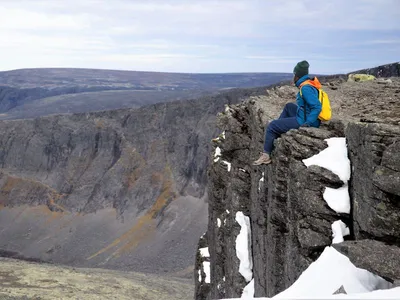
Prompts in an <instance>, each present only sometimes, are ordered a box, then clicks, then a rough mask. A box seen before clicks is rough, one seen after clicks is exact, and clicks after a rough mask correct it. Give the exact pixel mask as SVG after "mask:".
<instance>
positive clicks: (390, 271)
mask: <svg viewBox="0 0 400 300" xmlns="http://www.w3.org/2000/svg"><path fill="white" fill-rule="evenodd" d="M333 247H334V248H335V249H336V250H338V251H339V252H341V253H342V254H344V255H346V256H347V257H348V258H349V259H350V261H351V262H352V263H353V264H354V265H355V266H356V267H358V268H362V269H366V270H369V271H371V272H373V273H374V274H376V275H379V276H381V277H383V278H385V279H387V280H390V281H391V282H393V281H395V280H398V279H400V247H398V246H394V245H386V244H385V243H382V242H379V241H376V240H357V241H345V242H343V243H340V244H335V245H333Z"/></svg>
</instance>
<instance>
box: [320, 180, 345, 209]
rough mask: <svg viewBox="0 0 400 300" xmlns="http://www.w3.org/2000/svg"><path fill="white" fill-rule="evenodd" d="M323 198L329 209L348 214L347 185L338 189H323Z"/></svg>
mask: <svg viewBox="0 0 400 300" xmlns="http://www.w3.org/2000/svg"><path fill="white" fill-rule="evenodd" d="M323 197H324V199H325V201H326V203H328V205H329V207H330V208H332V209H333V210H334V211H336V212H337V213H345V214H349V213H350V196H349V186H348V185H347V184H345V185H344V186H342V187H340V188H338V189H332V188H329V187H327V188H325V192H324V195H323Z"/></svg>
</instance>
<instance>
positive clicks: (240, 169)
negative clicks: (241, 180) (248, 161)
mask: <svg viewBox="0 0 400 300" xmlns="http://www.w3.org/2000/svg"><path fill="white" fill-rule="evenodd" d="M239 171H242V172H243V173H247V171H246V170H245V169H242V168H239Z"/></svg>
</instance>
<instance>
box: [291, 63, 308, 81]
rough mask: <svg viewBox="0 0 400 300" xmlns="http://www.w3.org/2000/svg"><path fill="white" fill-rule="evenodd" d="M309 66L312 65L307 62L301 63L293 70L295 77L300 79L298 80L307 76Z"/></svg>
mask: <svg viewBox="0 0 400 300" xmlns="http://www.w3.org/2000/svg"><path fill="white" fill-rule="evenodd" d="M309 66H310V64H309V63H308V62H307V61H306V60H303V61H301V62H299V63H298V64H297V65H296V66H295V67H294V69H293V73H294V75H296V77H298V78H301V77H303V76H304V75H307V74H308V67H309Z"/></svg>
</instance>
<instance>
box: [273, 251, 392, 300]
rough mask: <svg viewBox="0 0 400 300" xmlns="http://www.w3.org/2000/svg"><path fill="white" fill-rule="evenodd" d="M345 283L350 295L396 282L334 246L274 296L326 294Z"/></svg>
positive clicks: (309, 296) (321, 296)
mask: <svg viewBox="0 0 400 300" xmlns="http://www.w3.org/2000/svg"><path fill="white" fill-rule="evenodd" d="M341 286H343V287H344V289H345V291H346V292H347V294H348V295H351V294H356V293H367V292H371V291H374V290H378V289H388V288H390V287H391V286H392V284H391V283H389V282H387V281H386V280H384V279H383V278H381V277H379V276H376V275H374V274H372V273H370V272H368V271H366V270H363V269H359V268H357V267H355V266H354V265H353V264H352V263H351V262H350V260H349V259H348V258H347V257H346V256H344V255H343V254H341V253H339V252H338V251H337V250H335V249H334V248H332V247H326V248H325V250H324V251H323V252H322V254H321V256H320V257H319V258H318V259H317V260H316V261H315V262H313V263H312V264H311V265H310V266H309V267H308V269H307V270H305V271H304V272H303V273H302V274H301V275H300V277H299V279H298V280H297V281H296V282H295V283H294V284H293V285H292V286H291V287H289V288H288V289H287V290H285V291H283V292H282V293H280V294H278V295H276V296H275V297H274V299H298V298H303V299H304V298H306V299H312V298H324V299H325V297H327V296H331V295H332V294H333V293H334V292H335V291H337V290H338V289H339V288H340V287H341Z"/></svg>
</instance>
